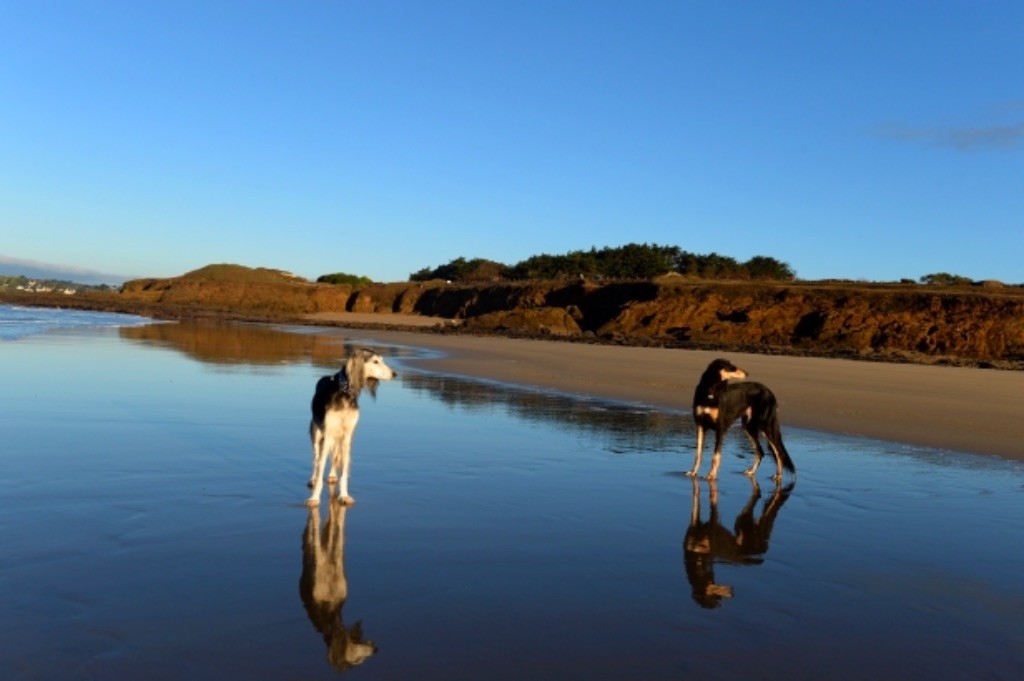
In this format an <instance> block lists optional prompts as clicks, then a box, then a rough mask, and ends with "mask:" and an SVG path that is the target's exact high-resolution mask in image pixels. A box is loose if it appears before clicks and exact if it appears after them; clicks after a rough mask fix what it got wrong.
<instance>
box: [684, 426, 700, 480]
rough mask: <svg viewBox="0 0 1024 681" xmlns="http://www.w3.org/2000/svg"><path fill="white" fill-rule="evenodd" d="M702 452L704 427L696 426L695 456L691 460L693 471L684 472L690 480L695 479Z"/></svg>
mask: <svg viewBox="0 0 1024 681" xmlns="http://www.w3.org/2000/svg"><path fill="white" fill-rule="evenodd" d="M703 451H704V426H702V425H700V424H697V455H696V456H695V457H694V460H693V469H692V470H688V471H686V474H687V475H688V476H690V477H691V478H695V477H697V471H699V470H700V457H701V453H702V452H703Z"/></svg>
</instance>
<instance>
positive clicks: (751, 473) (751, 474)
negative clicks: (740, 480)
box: [743, 468, 754, 478]
mask: <svg viewBox="0 0 1024 681" xmlns="http://www.w3.org/2000/svg"><path fill="white" fill-rule="evenodd" d="M743 475H745V476H747V477H748V478H752V477H754V469H753V468H748V469H747V470H745V471H743Z"/></svg>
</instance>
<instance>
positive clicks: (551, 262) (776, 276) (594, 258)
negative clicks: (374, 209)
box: [409, 243, 796, 281]
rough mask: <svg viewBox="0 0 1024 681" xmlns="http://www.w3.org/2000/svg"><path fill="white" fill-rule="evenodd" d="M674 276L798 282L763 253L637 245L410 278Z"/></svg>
mask: <svg viewBox="0 0 1024 681" xmlns="http://www.w3.org/2000/svg"><path fill="white" fill-rule="evenodd" d="M673 272H675V273H677V274H681V275H685V276H692V277H699V278H702V279H761V280H773V281H791V280H792V279H795V278H796V274H795V273H794V271H793V269H792V268H791V267H790V266H789V265H788V264H786V263H784V262H781V261H779V260H776V259H775V258H771V257H768V256H764V255H757V256H754V257H752V258H750V259H749V260H747V261H745V262H740V261H738V260H736V259H735V258H731V257H729V256H727V255H719V254H718V253H708V254H700V253H691V252H689V251H684V250H682V249H681V248H679V247H678V246H660V245H658V244H646V243H645V244H635V243H634V244H626V245H625V246H615V247H605V248H600V249H598V248H596V247H595V248H591V249H590V250H589V251H570V252H569V253H566V254H564V255H548V254H541V255H534V256H531V257H529V258H527V259H526V260H523V261H522V262H519V263H516V264H515V265H505V264H503V263H500V262H495V261H493V260H486V259H483V258H472V259H466V258H463V257H459V258H456V259H454V260H452V261H450V262H448V263H446V264H444V265H441V266H439V267H435V268H430V267H425V268H423V269H421V270H419V271H417V272H413V273H412V274H410V275H409V280H410V281H429V280H432V279H445V280H448V281H494V280H497V279H511V280H531V279H534V280H536V279H545V280H550V279H580V278H583V279H654V278H655V277H660V276H662V275H665V274H670V273H673Z"/></svg>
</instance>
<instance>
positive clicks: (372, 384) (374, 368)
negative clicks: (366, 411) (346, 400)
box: [345, 349, 398, 397]
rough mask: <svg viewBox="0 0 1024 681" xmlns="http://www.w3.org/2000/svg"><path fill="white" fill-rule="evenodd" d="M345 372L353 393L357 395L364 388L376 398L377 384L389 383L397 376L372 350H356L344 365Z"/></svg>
mask: <svg viewBox="0 0 1024 681" xmlns="http://www.w3.org/2000/svg"><path fill="white" fill-rule="evenodd" d="M345 371H346V373H347V374H348V377H349V382H350V383H351V384H352V388H353V392H355V393H356V394H358V392H359V391H361V390H362V389H363V388H364V387H365V388H367V389H369V391H370V394H371V395H373V396H374V397H376V396H377V384H378V383H379V382H380V381H390V380H393V379H394V378H396V377H397V376H398V372H397V371H395V370H394V369H392V368H391V367H389V366H388V365H387V364H385V363H384V358H383V357H381V356H380V355H379V354H377V353H376V352H374V351H373V350H366V349H361V350H357V351H356V352H355V353H353V355H352V356H351V357H349V359H348V361H347V362H346V363H345Z"/></svg>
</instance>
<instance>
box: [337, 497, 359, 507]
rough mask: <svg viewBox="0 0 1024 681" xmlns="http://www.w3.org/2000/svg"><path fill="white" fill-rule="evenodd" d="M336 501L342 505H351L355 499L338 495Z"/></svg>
mask: <svg viewBox="0 0 1024 681" xmlns="http://www.w3.org/2000/svg"><path fill="white" fill-rule="evenodd" d="M338 503H339V504H341V505H342V506H351V505H352V504H354V503H356V500H355V499H353V498H352V497H338Z"/></svg>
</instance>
